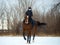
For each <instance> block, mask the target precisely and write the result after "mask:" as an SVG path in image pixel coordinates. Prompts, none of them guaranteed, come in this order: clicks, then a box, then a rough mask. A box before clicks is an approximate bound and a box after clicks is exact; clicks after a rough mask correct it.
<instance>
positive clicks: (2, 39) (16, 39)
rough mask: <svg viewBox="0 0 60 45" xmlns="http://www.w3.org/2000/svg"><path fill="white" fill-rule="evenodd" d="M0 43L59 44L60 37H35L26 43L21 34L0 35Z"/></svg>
mask: <svg viewBox="0 0 60 45" xmlns="http://www.w3.org/2000/svg"><path fill="white" fill-rule="evenodd" d="M0 45H60V37H38V36H36V37H35V41H34V42H33V41H32V39H31V44H27V41H25V40H24V39H23V37H22V36H0Z"/></svg>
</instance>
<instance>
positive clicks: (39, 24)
mask: <svg viewBox="0 0 60 45" xmlns="http://www.w3.org/2000/svg"><path fill="white" fill-rule="evenodd" d="M37 25H38V26H42V25H47V24H46V23H40V22H39V21H37Z"/></svg>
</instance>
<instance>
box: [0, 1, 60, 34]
mask: <svg viewBox="0 0 60 45" xmlns="http://www.w3.org/2000/svg"><path fill="white" fill-rule="evenodd" d="M36 1H37V0H18V6H13V7H12V6H11V7H10V8H7V6H6V4H2V5H1V7H0V20H1V23H2V30H4V20H5V21H6V25H7V30H19V29H18V28H20V25H21V23H22V20H23V19H24V14H25V12H26V10H27V8H28V7H29V6H31V7H32V10H33V6H34V4H35V2H36ZM44 10H45V9H44ZM44 13H45V11H44ZM32 18H33V19H34V20H38V21H40V22H45V23H47V31H48V32H50V33H53V32H54V33H58V32H59V33H60V2H59V3H58V4H56V5H54V6H53V8H51V10H49V11H48V12H47V13H46V14H42V13H41V11H39V10H38V9H37V8H35V9H34V10H33V17H32Z"/></svg>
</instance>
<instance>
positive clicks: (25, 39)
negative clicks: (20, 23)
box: [23, 30, 26, 40]
mask: <svg viewBox="0 0 60 45" xmlns="http://www.w3.org/2000/svg"><path fill="white" fill-rule="evenodd" d="M23 37H24V39H25V40H26V37H25V30H23Z"/></svg>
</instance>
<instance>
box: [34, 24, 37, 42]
mask: <svg viewBox="0 0 60 45" xmlns="http://www.w3.org/2000/svg"><path fill="white" fill-rule="evenodd" d="M36 30H37V27H36V25H35V26H34V28H33V32H34V33H33V41H34V38H35V33H36Z"/></svg>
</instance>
